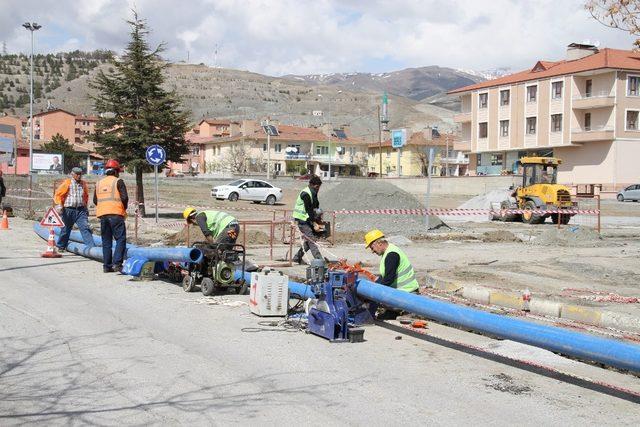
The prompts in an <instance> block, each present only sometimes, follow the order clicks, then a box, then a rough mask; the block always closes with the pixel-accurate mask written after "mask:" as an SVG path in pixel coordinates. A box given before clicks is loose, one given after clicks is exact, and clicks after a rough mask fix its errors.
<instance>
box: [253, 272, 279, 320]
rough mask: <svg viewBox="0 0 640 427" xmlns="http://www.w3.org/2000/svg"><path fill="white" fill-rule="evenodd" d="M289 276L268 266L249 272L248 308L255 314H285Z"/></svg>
mask: <svg viewBox="0 0 640 427" xmlns="http://www.w3.org/2000/svg"><path fill="white" fill-rule="evenodd" d="M288 304H289V276H287V275H285V274H282V272H281V271H277V272H276V271H273V270H270V269H268V268H265V269H264V270H262V271H260V272H253V273H251V288H250V290H249V309H250V310H251V312H252V313H253V314H255V315H257V316H286V315H287V308H288Z"/></svg>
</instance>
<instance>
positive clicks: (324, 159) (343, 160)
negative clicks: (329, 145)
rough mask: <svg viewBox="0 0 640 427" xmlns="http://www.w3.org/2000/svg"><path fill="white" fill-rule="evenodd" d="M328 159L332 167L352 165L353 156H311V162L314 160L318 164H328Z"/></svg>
mask: <svg viewBox="0 0 640 427" xmlns="http://www.w3.org/2000/svg"><path fill="white" fill-rule="evenodd" d="M329 159H331V163H332V164H334V165H353V164H354V161H355V156H352V155H350V154H344V155H342V156H329V155H328V154H314V155H313V156H311V160H314V161H316V162H319V163H327V164H328V163H329Z"/></svg>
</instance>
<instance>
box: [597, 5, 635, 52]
mask: <svg viewBox="0 0 640 427" xmlns="http://www.w3.org/2000/svg"><path fill="white" fill-rule="evenodd" d="M585 8H586V9H587V10H588V11H589V13H591V16H593V17H594V18H595V19H596V20H597V21H598V22H600V23H601V24H602V25H605V26H607V27H610V28H616V29H618V30H622V31H626V32H627V33H629V34H631V35H632V36H636V41H635V42H634V43H633V44H634V48H635V49H638V48H640V21H639V18H640V1H638V0H588V1H587V2H586V3H585Z"/></svg>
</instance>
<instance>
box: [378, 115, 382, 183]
mask: <svg viewBox="0 0 640 427" xmlns="http://www.w3.org/2000/svg"><path fill="white" fill-rule="evenodd" d="M378 148H379V153H378V154H379V156H380V175H379V176H378V178H382V122H381V121H380V106H379V105H378Z"/></svg>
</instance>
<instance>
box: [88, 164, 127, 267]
mask: <svg viewBox="0 0 640 427" xmlns="http://www.w3.org/2000/svg"><path fill="white" fill-rule="evenodd" d="M105 175H106V176H105V177H104V178H102V179H101V180H100V181H98V183H97V184H96V191H95V193H94V194H93V203H95V205H96V207H97V209H96V216H97V217H98V218H99V219H100V231H101V235H102V256H103V260H102V269H103V271H104V272H105V273H111V272H114V271H117V272H120V271H121V270H122V262H123V260H124V252H125V249H126V245H127V228H126V226H125V222H124V219H125V217H126V215H127V205H128V204H129V196H128V195H127V187H126V186H125V185H124V181H123V180H122V179H119V176H120V163H118V161H117V160H113V159H109V160H108V161H107V163H106V164H105ZM114 239H115V241H116V249H115V251H114V252H113V256H112V254H111V247H112V240H114Z"/></svg>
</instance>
